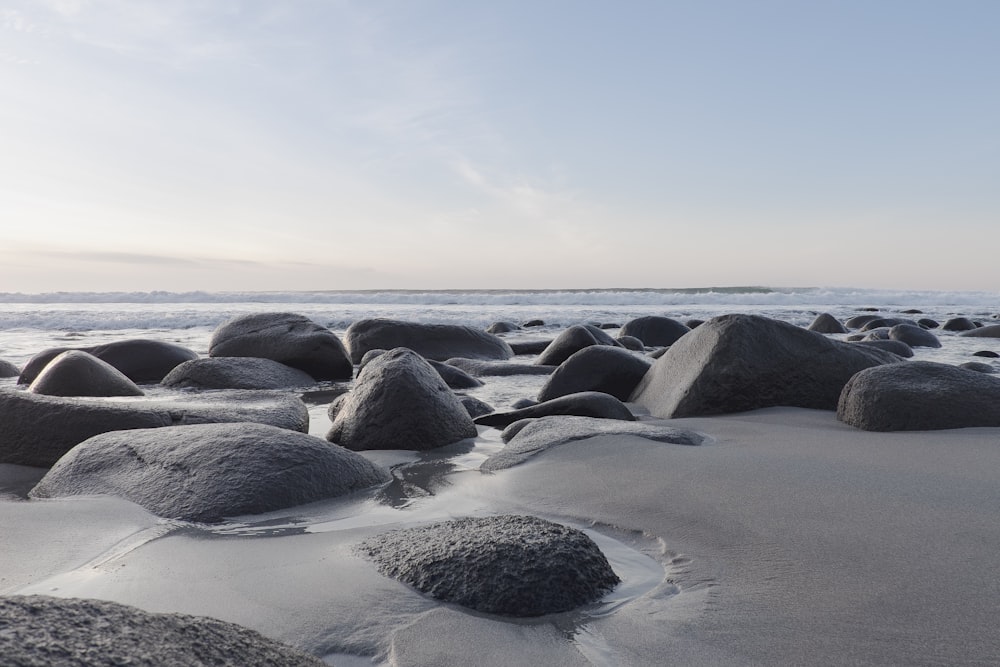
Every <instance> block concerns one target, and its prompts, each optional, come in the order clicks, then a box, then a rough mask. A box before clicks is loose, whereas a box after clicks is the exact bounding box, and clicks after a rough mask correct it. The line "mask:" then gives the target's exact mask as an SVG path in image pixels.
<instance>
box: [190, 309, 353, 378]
mask: <svg viewBox="0 0 1000 667" xmlns="http://www.w3.org/2000/svg"><path fill="white" fill-rule="evenodd" d="M208 354H209V356H211V357H259V358H261V359H271V360H273V361H277V362H280V363H282V364H285V365H286V366H291V367H292V368H298V369H299V370H301V371H305V372H306V373H308V374H309V375H311V376H312V377H313V378H315V379H316V380H350V379H351V378H352V377H353V376H354V365H353V364H352V363H351V360H350V359H349V358H348V357H347V350H346V349H344V344H343V343H341V342H340V339H339V338H337V335H336V334H334V333H333V332H332V331H330V330H329V329H327V328H326V327H322V326H320V325H318V324H316V323H315V322H313V321H312V320H310V319H309V318H308V317H305V316H304V315H298V314H296V313H254V314H252V315H238V316H236V317H234V318H232V319H230V320H227V321H226V322H223V323H222V324H220V325H219V327H218V328H217V329H216V330H215V332H214V333H213V334H212V340H211V342H210V343H209V347H208Z"/></svg>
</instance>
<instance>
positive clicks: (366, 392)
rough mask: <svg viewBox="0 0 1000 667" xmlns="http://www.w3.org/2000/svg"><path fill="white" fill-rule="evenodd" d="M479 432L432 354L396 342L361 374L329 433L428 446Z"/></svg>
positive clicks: (350, 440)
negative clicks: (433, 362)
mask: <svg viewBox="0 0 1000 667" xmlns="http://www.w3.org/2000/svg"><path fill="white" fill-rule="evenodd" d="M476 435H477V431H476V426H475V424H473V423H472V418H471V417H470V416H469V413H468V411H467V410H466V409H465V406H463V405H462V403H461V401H459V399H458V397H457V396H455V394H454V393H452V391H451V389H449V388H448V385H447V384H445V382H444V380H442V379H441V376H440V375H438V373H437V371H435V370H434V369H433V368H432V367H431V365H430V364H428V363H427V360H425V359H424V358H423V357H421V356H420V355H419V354H417V353H416V352H414V351H413V350H409V349H406V348H396V349H394V350H390V351H389V352H386V353H385V354H383V355H380V356H378V357H376V358H375V359H373V360H371V361H370V362H368V364H367V365H366V366H365V367H364V369H363V370H362V371H361V373H359V374H358V379H357V380H356V381H355V383H354V388H353V389H352V390H351V391H350V393H348V394H347V395H346V398H345V399H343V403H342V404H341V406H340V409H339V410H338V412H337V415H336V418H335V419H334V420H333V425H332V426H331V427H330V431H329V433H328V434H327V436H326V437H327V439H328V440H330V441H331V442H336V443H338V444H340V445H343V446H344V447H347V448H348V449H353V450H358V451H360V450H366V449H414V450H426V449H433V448H435V447H442V446H444V445H449V444H451V443H453V442H458V441H459V440H464V439H465V438H474V437H476Z"/></svg>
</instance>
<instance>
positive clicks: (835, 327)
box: [807, 313, 847, 334]
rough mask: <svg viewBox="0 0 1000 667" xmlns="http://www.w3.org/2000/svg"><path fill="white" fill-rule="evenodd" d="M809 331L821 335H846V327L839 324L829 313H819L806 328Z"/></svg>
mask: <svg viewBox="0 0 1000 667" xmlns="http://www.w3.org/2000/svg"><path fill="white" fill-rule="evenodd" d="M807 328H808V329H809V331H815V332H816V333H821V334H843V333H847V327H845V326H844V325H843V324H841V323H840V320H838V319H837V318H836V317H834V316H833V315H831V314H830V313H820V314H819V315H817V316H816V318H815V319H814V320H813V321H812V323H811V324H810V325H809V326H808V327H807Z"/></svg>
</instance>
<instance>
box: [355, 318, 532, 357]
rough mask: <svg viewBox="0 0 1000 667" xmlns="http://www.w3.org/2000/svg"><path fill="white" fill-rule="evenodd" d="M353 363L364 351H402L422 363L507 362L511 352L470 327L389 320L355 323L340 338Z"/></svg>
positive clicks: (494, 337)
mask: <svg viewBox="0 0 1000 667" xmlns="http://www.w3.org/2000/svg"><path fill="white" fill-rule="evenodd" d="M344 338H345V339H346V342H347V347H348V349H349V350H350V351H351V359H352V360H353V361H354V363H358V362H360V361H361V358H362V357H364V355H365V352H367V351H368V350H376V349H383V350H391V349H395V348H397V347H405V348H409V349H411V350H413V351H414V352H416V353H417V354H419V355H420V356H422V357H424V358H425V359H433V360H435V361H444V360H445V359H451V358H452V357H466V358H469V359H487V360H490V359H501V360H502V359H510V358H511V357H513V356H514V351H513V350H511V348H510V345H508V344H507V343H505V342H504V341H503V339H501V338H499V337H497V336H495V335H493V334H490V333H486V332H485V331H481V330H479V329H474V328H472V327H465V326H458V325H452V324H419V323H416V322H404V321H401V320H390V319H368V320H359V321H357V322H355V323H354V324H352V325H351V326H350V327H348V328H347V332H346V333H345V334H344Z"/></svg>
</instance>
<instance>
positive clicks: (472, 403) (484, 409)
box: [458, 394, 493, 419]
mask: <svg viewBox="0 0 1000 667" xmlns="http://www.w3.org/2000/svg"><path fill="white" fill-rule="evenodd" d="M458 400H459V401H461V402H462V405H464V406H465V410H466V412H468V413H469V416H470V417H472V418H473V419H475V418H476V417H479V416H480V415H488V414H490V413H491V412H493V406H492V405H490V404H489V403H487V402H485V401H481V400H479V399H478V398H476V397H475V396H469V395H467V394H458Z"/></svg>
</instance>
